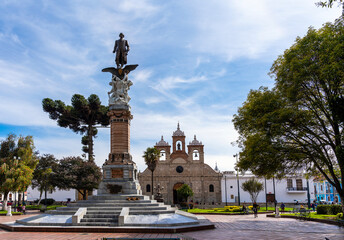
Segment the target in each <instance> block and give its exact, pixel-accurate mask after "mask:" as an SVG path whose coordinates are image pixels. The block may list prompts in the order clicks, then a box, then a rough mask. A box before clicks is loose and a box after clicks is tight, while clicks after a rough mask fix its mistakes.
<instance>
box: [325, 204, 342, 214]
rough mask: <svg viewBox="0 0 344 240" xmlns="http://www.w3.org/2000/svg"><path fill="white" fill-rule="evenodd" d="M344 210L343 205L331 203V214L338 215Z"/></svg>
mask: <svg viewBox="0 0 344 240" xmlns="http://www.w3.org/2000/svg"><path fill="white" fill-rule="evenodd" d="M341 212H342V206H341V205H329V212H328V213H329V214H331V215H337V214H338V213H341Z"/></svg>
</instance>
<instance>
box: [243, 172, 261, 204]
mask: <svg viewBox="0 0 344 240" xmlns="http://www.w3.org/2000/svg"><path fill="white" fill-rule="evenodd" d="M241 188H242V190H244V191H245V192H248V193H249V194H250V198H251V201H252V203H254V202H257V198H258V195H259V193H260V192H261V191H263V190H264V186H263V183H261V182H259V181H257V180H255V179H254V178H251V179H249V180H247V181H246V182H243V183H242V184H241Z"/></svg>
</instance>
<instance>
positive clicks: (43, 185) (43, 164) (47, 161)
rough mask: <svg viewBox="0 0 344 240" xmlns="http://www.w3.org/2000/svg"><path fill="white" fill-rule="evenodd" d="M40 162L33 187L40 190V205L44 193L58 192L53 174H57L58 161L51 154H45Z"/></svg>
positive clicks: (34, 173) (40, 158)
mask: <svg viewBox="0 0 344 240" xmlns="http://www.w3.org/2000/svg"><path fill="white" fill-rule="evenodd" d="M38 159H39V162H38V164H37V166H36V169H35V171H34V172H33V179H32V184H31V187H32V189H35V188H38V191H39V201H38V205H39V204H40V203H41V200H42V194H43V192H44V191H49V192H50V193H52V192H54V191H55V190H56V185H57V183H56V182H55V179H54V178H53V175H52V173H55V172H57V171H58V170H57V166H58V161H57V159H56V158H55V157H54V155H51V154H44V155H43V156H40V157H39V158H38Z"/></svg>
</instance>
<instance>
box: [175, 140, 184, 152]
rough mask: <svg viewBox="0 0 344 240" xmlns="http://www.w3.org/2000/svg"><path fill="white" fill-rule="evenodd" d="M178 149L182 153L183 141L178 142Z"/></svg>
mask: <svg viewBox="0 0 344 240" xmlns="http://www.w3.org/2000/svg"><path fill="white" fill-rule="evenodd" d="M176 149H177V151H182V150H183V149H182V141H177V142H176Z"/></svg>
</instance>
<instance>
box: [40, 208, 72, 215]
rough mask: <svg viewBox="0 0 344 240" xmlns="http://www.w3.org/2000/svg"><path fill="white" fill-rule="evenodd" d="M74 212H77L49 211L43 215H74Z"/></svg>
mask: <svg viewBox="0 0 344 240" xmlns="http://www.w3.org/2000/svg"><path fill="white" fill-rule="evenodd" d="M76 211H78V210H77V209H76V210H50V211H46V212H45V213H47V214H52V215H74V214H75V213H76Z"/></svg>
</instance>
